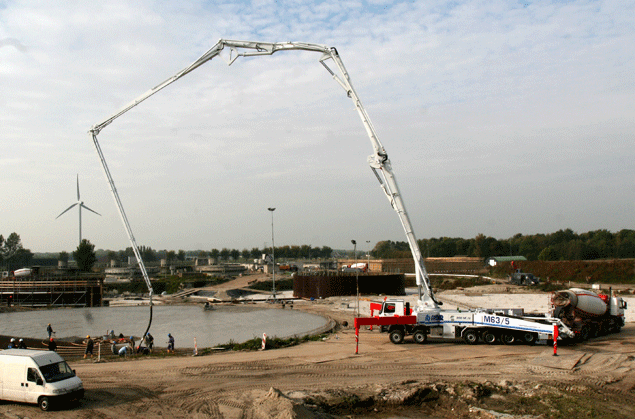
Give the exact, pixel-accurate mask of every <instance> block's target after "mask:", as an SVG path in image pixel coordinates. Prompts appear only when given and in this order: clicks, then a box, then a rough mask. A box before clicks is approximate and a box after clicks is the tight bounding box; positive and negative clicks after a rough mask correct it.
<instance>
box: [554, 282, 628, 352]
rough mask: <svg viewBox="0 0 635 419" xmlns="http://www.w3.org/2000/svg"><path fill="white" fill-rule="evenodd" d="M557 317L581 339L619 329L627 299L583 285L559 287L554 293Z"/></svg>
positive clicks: (622, 322)
mask: <svg viewBox="0 0 635 419" xmlns="http://www.w3.org/2000/svg"><path fill="white" fill-rule="evenodd" d="M551 305H552V311H553V314H552V315H553V317H555V318H558V319H561V320H562V322H563V323H564V324H566V325H567V326H568V327H569V328H570V329H571V330H573V332H574V333H575V334H576V338H577V339H578V340H581V341H582V340H587V339H589V338H592V337H596V336H600V335H605V334H608V333H616V332H619V331H620V329H621V328H622V327H623V326H624V311H625V310H626V301H624V299H622V298H620V297H617V296H609V295H606V294H596V293H594V292H593V291H588V290H584V289H581V288H571V289H569V290H564V291H556V292H554V293H553V295H552V297H551Z"/></svg>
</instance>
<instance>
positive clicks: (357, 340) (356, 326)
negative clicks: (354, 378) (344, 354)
mask: <svg viewBox="0 0 635 419" xmlns="http://www.w3.org/2000/svg"><path fill="white" fill-rule="evenodd" d="M354 324H355V355H357V352H358V348H359V325H358V324H357V318H355V322H354Z"/></svg>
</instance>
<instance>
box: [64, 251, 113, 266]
mask: <svg viewBox="0 0 635 419" xmlns="http://www.w3.org/2000/svg"><path fill="white" fill-rule="evenodd" d="M110 253H111V252H108V254H110ZM112 253H115V252H112ZM115 254H116V253H115ZM69 257H70V255H69V254H68V252H60V254H59V256H58V257H57V260H59V261H61V262H64V263H66V262H68V258H69Z"/></svg>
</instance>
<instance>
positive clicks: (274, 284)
mask: <svg viewBox="0 0 635 419" xmlns="http://www.w3.org/2000/svg"><path fill="white" fill-rule="evenodd" d="M267 209H268V210H269V211H271V260H272V264H273V268H272V270H273V288H272V291H271V293H272V295H273V301H274V302H275V301H276V244H275V242H274V241H273V212H274V211H275V210H276V209H275V208H267Z"/></svg>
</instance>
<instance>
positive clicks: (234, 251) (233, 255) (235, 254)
mask: <svg viewBox="0 0 635 419" xmlns="http://www.w3.org/2000/svg"><path fill="white" fill-rule="evenodd" d="M229 256H231V258H232V260H233V261H234V262H235V261H237V260H238V258H239V257H240V250H238V249H232V250H230V251H229Z"/></svg>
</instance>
